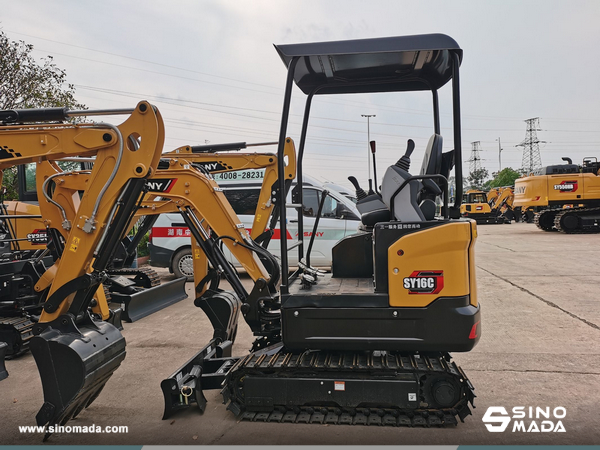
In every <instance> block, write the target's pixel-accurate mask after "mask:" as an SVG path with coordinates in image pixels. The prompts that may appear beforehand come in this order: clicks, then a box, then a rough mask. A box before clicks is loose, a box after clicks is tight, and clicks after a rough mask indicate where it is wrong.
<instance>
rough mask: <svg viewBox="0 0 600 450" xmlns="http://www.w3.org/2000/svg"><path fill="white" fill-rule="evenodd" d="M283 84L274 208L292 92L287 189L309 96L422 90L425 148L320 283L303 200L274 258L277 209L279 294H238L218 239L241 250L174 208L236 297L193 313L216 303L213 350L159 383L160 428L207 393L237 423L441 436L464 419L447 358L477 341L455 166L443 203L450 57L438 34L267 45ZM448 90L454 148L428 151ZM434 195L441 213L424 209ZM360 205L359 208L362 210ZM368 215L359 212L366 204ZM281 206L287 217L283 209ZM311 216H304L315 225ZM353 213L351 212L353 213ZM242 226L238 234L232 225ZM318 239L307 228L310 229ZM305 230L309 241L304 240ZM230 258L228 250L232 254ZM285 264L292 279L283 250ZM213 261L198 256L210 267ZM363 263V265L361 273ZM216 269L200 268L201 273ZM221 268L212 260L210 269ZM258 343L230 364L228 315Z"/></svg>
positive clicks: (401, 164)
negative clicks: (296, 109) (452, 187)
mask: <svg viewBox="0 0 600 450" xmlns="http://www.w3.org/2000/svg"><path fill="white" fill-rule="evenodd" d="M276 49H277V51H278V52H279V55H280V56H281V58H282V60H283V61H284V63H285V65H286V67H287V70H288V77H287V83H286V91H285V97H284V108H283V115H282V121H281V128H280V135H279V146H278V156H279V160H278V165H279V173H280V177H279V183H280V186H281V189H280V191H279V195H278V197H277V199H276V200H277V202H278V203H279V204H280V205H284V204H285V202H286V197H285V194H284V189H283V183H284V181H285V179H284V177H283V176H281V174H283V172H284V166H283V150H284V147H285V142H286V137H285V136H286V130H287V122H288V115H289V109H290V103H291V91H292V86H293V84H294V82H295V83H296V85H297V86H298V87H299V88H300V90H301V91H302V92H304V93H305V94H307V101H306V106H305V116H304V121H303V126H302V131H301V135H300V140H299V142H300V144H299V150H298V161H297V171H298V174H297V177H298V179H299V180H301V179H302V160H303V154H304V146H305V142H306V135H307V130H308V119H309V113H310V105H311V102H312V100H313V98H314V96H315V95H322V94H350V93H372V92H402V91H425V92H428V93H429V94H430V95H431V96H432V99H433V127H432V128H433V136H432V137H431V139H430V140H429V143H428V145H427V148H426V149H425V156H424V160H423V164H422V166H421V169H420V171H419V173H418V174H417V175H411V174H410V172H409V171H410V155H411V153H412V151H413V149H414V142H412V140H411V141H409V144H408V148H407V151H406V152H405V154H404V155H403V156H402V157H401V158H400V159H399V161H398V162H397V163H396V164H395V165H393V166H391V167H389V168H388V169H387V171H386V173H385V176H384V178H383V182H382V185H381V190H380V192H381V194H380V195H378V194H377V193H374V194H373V195H372V196H367V197H370V198H367V197H365V198H363V199H361V200H359V202H358V203H357V207H358V206H359V204H360V206H361V207H363V206H364V209H363V211H365V212H364V214H363V216H362V222H363V225H364V227H363V229H364V231H361V232H359V233H358V234H356V235H353V236H349V237H346V238H344V239H342V241H340V242H339V243H338V244H337V245H336V247H335V248H334V250H333V270H332V274H331V275H325V276H323V274H322V273H320V272H319V271H317V270H315V269H313V268H312V267H310V265H309V264H308V263H307V261H309V256H310V255H309V253H310V248H311V245H310V243H309V245H308V246H307V247H308V248H307V247H305V242H304V241H303V236H304V233H302V227H303V223H302V214H301V210H302V209H301V206H300V205H302V192H301V190H297V192H296V193H295V194H294V193H293V195H292V204H291V207H293V208H296V209H297V211H298V212H299V214H298V226H299V229H300V232H299V233H298V237H299V240H298V241H297V242H295V243H294V244H292V245H289V246H288V242H287V239H286V238H285V237H286V233H285V232H284V231H285V229H286V226H287V217H286V208H283V207H281V208H280V210H279V217H280V220H279V222H280V226H281V228H282V231H283V232H282V233H281V236H282V238H281V284H280V285H279V287H278V292H277V293H274V292H273V289H274V287H275V286H276V285H275V284H274V283H273V282H272V279H271V281H267V280H266V279H264V278H259V279H258V280H256V278H254V277H253V279H254V280H255V285H254V288H253V289H252V290H251V292H249V293H248V294H245V293H244V292H241V291H240V287H239V286H238V287H236V281H235V280H236V275H235V273H234V271H233V269H232V268H231V267H230V266H229V265H228V264H226V261H225V260H224V257H223V255H222V253H220V250H219V246H218V242H219V241H220V240H225V241H233V242H234V244H235V243H237V245H243V246H248V247H250V245H248V243H247V242H246V241H245V239H244V238H243V237H241V239H240V238H238V237H237V236H236V235H232V236H230V235H228V236H222V235H220V236H219V233H221V232H227V228H226V227H225V228H222V231H219V230H216V229H215V228H213V225H212V224H211V226H210V228H211V229H214V231H215V233H211V234H210V235H209V234H205V233H204V232H203V230H202V224H201V223H200V221H198V220H197V218H195V217H194V215H193V214H189V211H186V209H185V208H184V209H182V214H183V216H184V220H185V221H186V224H187V225H188V226H189V227H190V230H191V232H192V235H193V237H194V239H195V240H196V241H197V243H198V244H199V245H200V247H202V248H203V249H204V248H207V250H205V253H206V254H207V255H208V257H209V259H210V260H211V264H212V265H213V266H215V265H220V267H222V269H223V272H224V274H226V277H227V278H228V279H231V280H234V282H233V283H232V284H233V286H234V292H231V293H228V294H227V295H225V293H223V292H221V291H218V290H212V289H209V290H207V291H205V293H203V294H198V295H199V296H198V297H197V299H196V303H197V304H200V303H202V302H204V301H208V300H211V301H214V302H215V303H214V305H213V306H214V307H212V308H210V309H211V315H209V317H210V318H211V322H212V323H213V325H215V333H214V335H213V339H212V340H211V341H210V342H209V343H208V345H206V346H205V347H204V348H202V349H201V350H200V351H199V352H198V353H197V354H196V355H194V356H193V357H192V358H191V359H190V360H189V361H187V362H186V363H185V364H184V365H183V366H182V367H180V368H179V369H178V370H176V371H175V372H174V373H173V374H172V375H171V376H169V377H168V378H166V379H165V380H163V382H162V384H161V387H162V390H163V395H164V397H165V411H164V415H163V418H165V419H166V418H168V417H170V416H171V415H172V414H174V413H175V412H176V411H178V410H181V409H185V408H189V407H191V406H194V405H197V406H198V407H199V409H200V410H201V411H203V410H204V409H205V407H206V398H205V397H204V394H203V393H204V391H206V390H209V389H219V390H220V391H221V393H222V395H223V399H224V402H225V403H226V404H227V405H228V406H227V408H228V409H229V410H231V411H232V412H233V413H234V414H235V415H236V416H237V417H238V418H239V419H241V420H251V421H265V422H266V421H269V422H294V423H320V424H323V423H327V424H356V425H359V424H361V425H390V426H415V425H421V426H432V425H435V426H444V425H454V424H456V423H457V418H458V419H460V420H463V419H464V418H465V417H466V416H467V415H469V414H470V409H469V406H468V405H469V403H472V402H473V399H474V392H473V386H472V385H471V383H470V381H469V379H468V378H467V376H466V374H465V373H464V372H463V371H462V370H461V369H460V368H459V367H458V366H457V365H456V363H455V362H453V361H452V360H451V358H450V355H449V352H465V351H470V350H471V349H472V348H473V347H474V346H475V345H476V343H477V342H478V340H479V338H480V335H481V322H480V306H479V304H478V302H477V294H476V282H475V265H474V264H475V263H474V243H475V239H476V236H477V229H476V224H475V221H473V220H470V219H465V218H461V217H460V203H461V199H462V166H461V164H460V163H458V164H457V165H456V167H455V176H456V180H457V181H456V192H457V195H456V199H457V201H456V202H455V204H454V205H450V203H449V201H448V186H447V178H448V175H449V173H450V170H451V169H452V167H453V166H454V161H457V162H460V161H461V160H462V158H461V154H462V152H461V127H460V95H459V80H458V76H459V66H460V62H461V59H462V50H461V49H460V48H459V46H458V45H457V44H456V42H455V41H454V40H453V39H451V38H450V37H448V36H445V35H423V36H406V37H394V38H381V39H367V40H358V41H340V42H323V43H312V44H298V45H280V46H276ZM448 82H451V89H452V98H453V117H454V120H453V131H454V133H453V138H454V142H453V149H452V150H450V151H448V152H445V153H444V152H443V151H442V147H443V144H442V137H441V135H440V129H441V127H440V115H439V109H438V89H440V88H442V87H443V86H444V85H446V84H447V83H448ZM439 197H441V198H442V199H443V200H442V203H443V204H442V208H441V213H442V215H441V216H436V215H435V214H436V205H435V200H436V199H437V198H439ZM361 202H362V203H361ZM367 203H368V204H367ZM287 206H290V205H287ZM321 207H322V205H321V206H320V207H319V210H318V211H317V217H319V216H320V211H321ZM359 211H361V208H359ZM237 226H238V227H240V228H242V225H241V224H238V225H237ZM314 227H315V228H316V227H318V220H316V221H315V226H314ZM314 231H315V230H314V229H313V233H312V236H314V234H315V233H314ZM234 247H235V245H234ZM292 248H293V249H296V251H298V254H299V255H298V256H299V258H298V260H299V261H300V263H299V267H298V269H297V270H296V271H294V272H293V273H291V274H290V272H289V265H288V257H287V251H288V250H291V249H292ZM211 258H212V259H211ZM368 259H371V261H372V262H373V263H372V264H370V265H369V264H364V262H365V261H366V260H368ZM213 261H214V262H213ZM219 261H222V262H221V263H220V264H219ZM238 311H241V313H242V316H243V317H244V319H245V320H246V322H247V323H248V324H249V326H250V328H251V330H252V331H253V332H254V334H255V336H256V337H257V339H256V340H255V342H254V344H253V347H252V350H251V352H250V353H249V354H247V355H246V356H242V357H232V356H231V347H232V345H233V337H234V336H235V331H234V329H235V327H236V326H237V314H238Z"/></svg>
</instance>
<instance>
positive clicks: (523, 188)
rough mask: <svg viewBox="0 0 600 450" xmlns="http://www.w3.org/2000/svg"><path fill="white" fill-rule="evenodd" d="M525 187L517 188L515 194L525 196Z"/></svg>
mask: <svg viewBox="0 0 600 450" xmlns="http://www.w3.org/2000/svg"><path fill="white" fill-rule="evenodd" d="M524 193H525V186H515V194H524Z"/></svg>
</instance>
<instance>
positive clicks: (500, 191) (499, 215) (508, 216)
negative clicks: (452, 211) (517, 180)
mask: <svg viewBox="0 0 600 450" xmlns="http://www.w3.org/2000/svg"><path fill="white" fill-rule="evenodd" d="M511 204H512V188H510V187H506V188H495V189H491V190H490V191H489V192H488V193H487V194H486V193H485V192H484V191H479V190H476V189H471V190H468V191H467V192H466V193H465V194H464V196H463V203H462V205H460V212H461V215H462V216H463V217H469V218H471V219H475V220H476V221H477V223H478V224H502V223H510V221H511V220H512V219H514V214H513V213H512V208H511V206H510V205H511Z"/></svg>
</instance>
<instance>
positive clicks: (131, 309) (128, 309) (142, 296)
mask: <svg viewBox="0 0 600 450" xmlns="http://www.w3.org/2000/svg"><path fill="white" fill-rule="evenodd" d="M185 282H186V278H185V277H181V278H178V279H176V280H173V281H169V282H168V283H163V284H160V285H158V286H154V287H151V288H148V289H140V290H139V291H138V292H136V293H134V294H120V293H113V294H112V301H116V302H121V303H123V304H125V308H124V310H123V314H122V318H123V319H124V320H125V321H126V322H135V321H136V320H140V319H142V318H144V317H146V316H149V315H150V314H153V313H155V312H156V311H160V310H161V309H163V308H166V307H167V306H171V305H172V304H173V303H177V302H179V301H181V300H183V299H185V298H187V294H186V293H185Z"/></svg>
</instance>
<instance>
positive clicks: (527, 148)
mask: <svg viewBox="0 0 600 450" xmlns="http://www.w3.org/2000/svg"><path fill="white" fill-rule="evenodd" d="M525 122H526V123H527V134H525V139H524V140H523V142H521V143H520V144H517V145H516V147H523V161H522V163H521V170H522V171H523V172H524V173H531V172H533V171H534V170H535V169H539V168H540V167H542V157H541V155H540V143H545V142H546V141H540V140H539V139H538V137H537V132H538V131H542V129H541V128H540V118H539V117H534V118H533V119H527V120H526V121H525Z"/></svg>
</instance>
